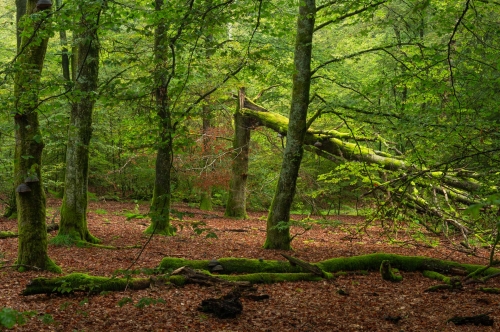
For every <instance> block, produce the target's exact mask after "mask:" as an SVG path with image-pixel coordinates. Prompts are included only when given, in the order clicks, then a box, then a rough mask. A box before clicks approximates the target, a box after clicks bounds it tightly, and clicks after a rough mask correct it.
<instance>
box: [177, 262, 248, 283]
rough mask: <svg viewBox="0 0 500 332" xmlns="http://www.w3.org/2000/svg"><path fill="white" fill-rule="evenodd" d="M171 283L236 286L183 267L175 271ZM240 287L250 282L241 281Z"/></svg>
mask: <svg viewBox="0 0 500 332" xmlns="http://www.w3.org/2000/svg"><path fill="white" fill-rule="evenodd" d="M176 276H182V277H183V279H180V278H177V277H176ZM169 280H170V282H172V283H174V284H179V281H181V283H182V284H187V283H189V284H200V285H205V286H212V285H215V284H225V285H234V284H235V282H231V281H227V280H224V279H221V278H217V277H214V276H211V275H210V274H205V273H201V272H198V271H195V270H193V269H192V268H190V267H189V266H183V267H181V268H178V269H177V270H175V271H173V272H172V274H171V276H170V278H169ZM237 283H238V284H239V285H243V286H244V285H250V282H248V281H246V282H245V281H239V282H237Z"/></svg>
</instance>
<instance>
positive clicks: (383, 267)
mask: <svg viewBox="0 0 500 332" xmlns="http://www.w3.org/2000/svg"><path fill="white" fill-rule="evenodd" d="M380 275H381V276H382V279H384V280H387V281H392V282H399V281H402V280H403V277H402V276H401V275H400V274H396V273H395V271H394V269H393V268H392V267H391V262H389V261H387V260H384V261H382V264H380Z"/></svg>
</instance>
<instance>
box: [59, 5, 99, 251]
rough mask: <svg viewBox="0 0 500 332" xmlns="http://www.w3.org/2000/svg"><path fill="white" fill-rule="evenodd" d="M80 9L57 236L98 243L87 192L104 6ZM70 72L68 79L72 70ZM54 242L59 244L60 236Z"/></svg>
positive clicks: (81, 6)
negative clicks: (90, 222) (89, 222)
mask: <svg viewBox="0 0 500 332" xmlns="http://www.w3.org/2000/svg"><path fill="white" fill-rule="evenodd" d="M79 10H80V12H81V15H82V16H81V18H80V23H79V25H78V28H77V29H78V30H77V32H76V39H77V40H78V41H79V45H78V48H77V49H78V57H77V58H78V60H79V61H78V74H77V77H76V81H75V90H74V91H75V100H74V101H73V104H72V106H71V115H70V124H69V128H68V145H67V149H66V176H65V181H64V196H63V202H62V207H61V222H60V229H59V233H58V235H57V237H69V238H70V240H71V241H73V242H78V241H85V242H90V243H98V242H99V240H98V239H97V238H95V237H94V236H92V234H90V232H89V230H88V225H87V203H88V202H87V191H88V173H89V171H88V169H89V144H90V139H91V136H92V111H93V108H94V104H95V100H96V96H97V83H98V76H99V43H98V37H97V28H98V24H99V15H100V12H101V6H100V5H98V4H96V5H91V4H90V3H87V2H82V3H80V9H79ZM67 75H68V79H69V71H68V73H67ZM53 241H54V242H55V243H57V238H55V239H54V240H53ZM64 242H65V243H67V242H68V241H64Z"/></svg>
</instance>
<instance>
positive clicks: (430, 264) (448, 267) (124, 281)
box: [22, 253, 500, 295]
mask: <svg viewBox="0 0 500 332" xmlns="http://www.w3.org/2000/svg"><path fill="white" fill-rule="evenodd" d="M383 262H390V265H391V266H392V267H394V268H397V269H398V270H399V271H400V272H418V271H421V272H424V271H426V272H425V273H426V274H427V275H428V274H429V272H428V271H434V272H438V273H440V274H448V275H452V276H454V278H456V276H461V277H465V276H469V275H471V274H474V273H475V272H477V271H481V273H480V274H477V277H483V276H491V275H495V274H498V273H499V272H500V269H497V268H493V267H489V268H487V269H485V267H484V266H481V265H473V264H461V263H457V262H452V261H446V260H439V259H434V258H429V257H422V256H402V255H396V254H386V253H375V254H368V255H362V256H354V257H338V258H331V259H327V260H324V261H320V262H316V263H308V262H304V261H301V260H298V259H297V258H293V257H290V256H288V261H278V260H263V259H247V258H221V259H218V260H217V265H215V266H218V265H220V266H221V267H222V270H221V269H220V268H218V269H217V270H218V274H213V273H210V271H211V270H213V266H214V264H213V261H210V260H187V259H182V258H175V257H166V258H164V259H163V260H162V261H161V263H160V265H159V267H158V271H159V272H160V275H159V276H156V277H151V278H115V277H108V278H107V277H99V276H89V275H87V274H83V273H73V274H69V275H67V276H61V277H57V278H36V279H34V280H32V281H31V282H30V283H29V284H28V285H26V288H25V289H24V290H23V292H22V294H23V295H34V294H65V293H72V292H89V293H99V292H102V291H123V290H126V289H134V290H135V289H145V288H148V287H150V286H151V285H153V284H154V285H158V284H163V283H165V282H170V283H172V284H175V285H177V286H182V285H185V284H188V283H196V284H201V285H215V284H222V285H239V286H250V285H252V284H261V283H276V282H292V281H320V280H325V279H332V278H335V277H337V276H340V275H344V274H346V273H348V272H352V271H372V272H378V271H380V267H381V265H382V263H383ZM384 264H387V263H384ZM311 271H313V272H311Z"/></svg>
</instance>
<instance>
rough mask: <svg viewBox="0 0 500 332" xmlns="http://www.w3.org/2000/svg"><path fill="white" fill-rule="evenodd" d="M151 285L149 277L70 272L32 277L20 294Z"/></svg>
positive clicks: (60, 292) (143, 287) (138, 287)
mask: <svg viewBox="0 0 500 332" xmlns="http://www.w3.org/2000/svg"><path fill="white" fill-rule="evenodd" d="M150 286H151V279H150V278H112V277H110V278H108V277H96V276H90V275H88V274H84V273H71V274H68V275H66V276H63V277H57V278H43V277H40V278H36V279H33V280H32V281H31V282H30V283H29V284H27V285H26V288H25V289H24V290H23V291H22V295H25V296H26V295H35V294H69V293H74V292H90V293H100V292H102V291H123V290H126V289H133V290H139V289H146V288H149V287H150Z"/></svg>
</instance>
